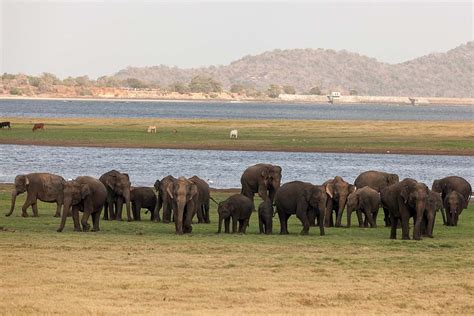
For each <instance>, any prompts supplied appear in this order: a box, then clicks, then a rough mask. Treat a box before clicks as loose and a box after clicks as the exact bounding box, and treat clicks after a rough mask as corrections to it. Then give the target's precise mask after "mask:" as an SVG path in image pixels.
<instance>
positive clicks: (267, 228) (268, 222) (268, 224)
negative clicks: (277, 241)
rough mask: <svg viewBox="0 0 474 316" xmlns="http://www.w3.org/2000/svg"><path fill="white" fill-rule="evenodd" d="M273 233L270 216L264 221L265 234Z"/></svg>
mask: <svg viewBox="0 0 474 316" xmlns="http://www.w3.org/2000/svg"><path fill="white" fill-rule="evenodd" d="M271 233H273V217H272V216H270V218H268V219H267V220H266V222H265V234H267V235H270V234H271Z"/></svg>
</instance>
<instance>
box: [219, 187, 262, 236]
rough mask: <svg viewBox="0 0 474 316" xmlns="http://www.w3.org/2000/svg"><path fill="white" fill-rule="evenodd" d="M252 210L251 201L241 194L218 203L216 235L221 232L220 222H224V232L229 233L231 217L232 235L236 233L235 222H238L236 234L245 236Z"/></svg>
mask: <svg viewBox="0 0 474 316" xmlns="http://www.w3.org/2000/svg"><path fill="white" fill-rule="evenodd" d="M253 209H254V207H253V203H252V201H251V200H250V199H249V198H248V197H246V196H245V195H243V194H234V195H232V196H230V197H229V198H227V200H225V201H222V202H220V203H219V206H218V208H217V213H218V214H219V230H218V231H217V233H218V234H219V233H220V232H221V228H222V221H225V232H226V233H229V224H230V218H231V217H232V233H236V232H237V222H239V231H238V232H239V233H244V234H245V230H246V229H247V226H248V225H249V220H250V215H252V211H253Z"/></svg>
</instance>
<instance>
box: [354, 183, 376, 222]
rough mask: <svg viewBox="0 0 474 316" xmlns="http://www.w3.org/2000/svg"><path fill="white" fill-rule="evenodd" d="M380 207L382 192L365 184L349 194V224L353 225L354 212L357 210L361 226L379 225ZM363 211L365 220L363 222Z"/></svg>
mask: <svg viewBox="0 0 474 316" xmlns="http://www.w3.org/2000/svg"><path fill="white" fill-rule="evenodd" d="M379 207H380V193H379V192H377V191H375V190H374V189H372V188H371V187H368V186H365V187H363V188H362V189H359V190H357V191H355V192H353V193H351V194H350V195H349V197H348V198H347V226H346V227H351V216H352V212H353V211H356V213H357V219H358V220H359V227H367V226H368V224H370V227H373V228H375V227H377V214H378V212H379ZM362 213H364V214H365V220H364V222H362Z"/></svg>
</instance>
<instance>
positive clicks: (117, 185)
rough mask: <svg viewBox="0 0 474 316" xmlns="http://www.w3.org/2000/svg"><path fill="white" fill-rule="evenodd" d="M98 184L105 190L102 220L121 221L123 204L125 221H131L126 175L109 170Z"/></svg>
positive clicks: (128, 184) (128, 183) (128, 180)
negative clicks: (125, 214) (125, 210)
mask: <svg viewBox="0 0 474 316" xmlns="http://www.w3.org/2000/svg"><path fill="white" fill-rule="evenodd" d="M99 180H100V182H102V183H103V184H104V186H105V187H106V188H107V201H106V202H105V206H104V217H103V219H104V220H108V219H109V216H110V219H111V220H118V221H121V220H122V208H123V204H124V203H125V207H126V208H127V220H128V221H129V222H130V221H132V220H133V219H132V216H131V213H130V187H131V184H130V178H129V177H128V174H126V173H120V172H118V171H117V170H111V171H109V172H107V173H104V174H103V175H102V176H101V177H100V178H99ZM114 209H115V211H114Z"/></svg>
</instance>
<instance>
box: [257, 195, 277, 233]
mask: <svg viewBox="0 0 474 316" xmlns="http://www.w3.org/2000/svg"><path fill="white" fill-rule="evenodd" d="M258 227H259V229H260V234H267V235H270V234H271V233H272V230H273V205H272V202H271V201H270V200H266V201H263V202H262V203H260V205H259V206H258Z"/></svg>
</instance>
